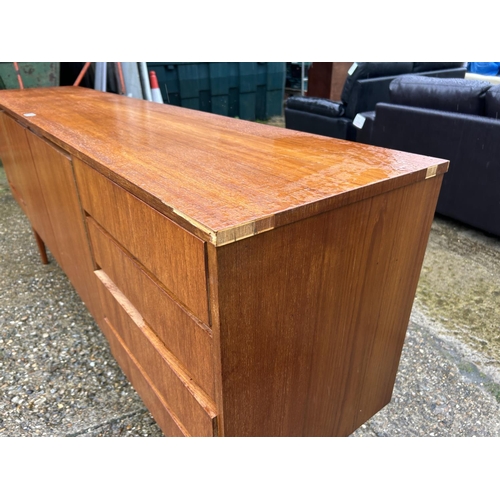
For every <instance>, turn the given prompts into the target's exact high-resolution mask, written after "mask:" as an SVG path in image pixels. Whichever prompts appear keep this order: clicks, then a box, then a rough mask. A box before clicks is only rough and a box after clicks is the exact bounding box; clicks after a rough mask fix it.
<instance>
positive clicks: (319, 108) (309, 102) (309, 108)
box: [286, 96, 344, 118]
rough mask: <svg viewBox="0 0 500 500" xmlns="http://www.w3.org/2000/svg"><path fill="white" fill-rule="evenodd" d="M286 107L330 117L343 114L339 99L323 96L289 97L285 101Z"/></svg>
mask: <svg viewBox="0 0 500 500" xmlns="http://www.w3.org/2000/svg"><path fill="white" fill-rule="evenodd" d="M286 107H287V108H288V109H295V110H297V111H304V112H306V113H313V114H317V115H322V116H329V117H331V118H339V117H341V116H343V115H344V105H343V104H342V103H341V102H340V101H331V100H330V99H325V98H324V97H307V96H293V97H289V98H288V99H287V101H286Z"/></svg>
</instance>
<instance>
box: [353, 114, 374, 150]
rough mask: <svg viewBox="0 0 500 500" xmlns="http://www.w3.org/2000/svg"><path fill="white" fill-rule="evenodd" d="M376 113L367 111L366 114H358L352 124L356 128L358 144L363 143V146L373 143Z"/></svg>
mask: <svg viewBox="0 0 500 500" xmlns="http://www.w3.org/2000/svg"><path fill="white" fill-rule="evenodd" d="M375 115H376V112H375V111H365V112H364V113H358V114H357V115H356V116H355V117H354V120H353V121H352V124H353V126H354V127H356V128H357V129H358V130H357V133H356V142H362V143H363V144H371V143H372V131H373V126H374V123H375Z"/></svg>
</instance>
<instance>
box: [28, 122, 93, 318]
mask: <svg viewBox="0 0 500 500" xmlns="http://www.w3.org/2000/svg"><path fill="white" fill-rule="evenodd" d="M26 134H27V140H28V143H29V147H30V150H31V152H32V155H33V158H34V162H35V167H36V172H37V175H38V181H39V183H40V188H41V190H42V193H43V197H44V200H45V205H46V207H47V212H48V215H49V219H50V223H51V225H52V229H53V231H54V235H55V238H56V240H57V245H58V249H59V259H58V260H59V263H60V265H61V267H62V268H63V270H64V272H65V273H66V275H67V276H68V278H69V280H70V281H71V283H72V285H73V286H74V287H75V289H76V291H77V292H78V294H79V295H80V297H81V298H82V300H83V301H84V302H85V304H86V306H87V308H88V309H89V310H90V312H91V313H92V315H93V316H94V317H95V318H96V319H97V318H99V314H98V307H99V299H98V291H97V288H96V284H95V277H94V266H93V262H92V257H91V252H90V246H89V242H88V238H87V232H86V229H85V225H84V218H83V211H82V209H81V206H80V202H79V197H78V192H77V189H76V183H75V178H74V174H73V164H72V160H71V157H70V156H69V155H68V154H67V153H66V152H65V151H63V150H62V149H60V148H59V147H58V146H56V145H54V144H52V143H49V142H48V141H46V140H45V139H43V138H41V137H38V136H36V135H35V134H33V133H32V132H30V131H27V132H26Z"/></svg>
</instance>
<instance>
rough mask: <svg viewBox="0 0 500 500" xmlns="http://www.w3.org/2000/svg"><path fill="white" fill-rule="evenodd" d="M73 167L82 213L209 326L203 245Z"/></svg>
mask: <svg viewBox="0 0 500 500" xmlns="http://www.w3.org/2000/svg"><path fill="white" fill-rule="evenodd" d="M74 167H75V175H76V179H77V184H78V189H79V192H80V197H81V201H82V205H83V208H84V210H85V211H86V212H87V213H88V214H90V215H91V216H92V217H93V218H94V219H95V220H96V221H97V222H98V223H99V224H100V225H101V226H102V227H103V228H104V229H106V231H108V232H109V233H110V234H111V235H112V236H113V238H115V239H116V240H117V241H118V242H119V243H120V244H121V245H123V247H125V248H126V249H127V250H128V251H129V252H130V253H131V254H132V255H133V256H134V257H135V258H136V259H137V260H138V261H139V262H141V263H142V264H143V265H144V267H145V268H146V269H148V270H149V271H150V272H151V273H152V274H153V275H154V276H155V277H156V278H157V279H158V280H159V281H160V282H161V283H163V284H164V285H165V287H166V288H167V289H168V290H169V291H170V292H171V293H172V294H173V295H174V296H175V297H176V298H177V299H178V300H179V301H180V302H181V303H182V304H184V305H185V306H186V307H187V308H188V309H189V310H190V311H192V312H193V313H194V314H195V315H196V316H197V317H198V318H199V319H200V320H201V321H203V322H205V323H206V324H209V323H210V321H209V312H208V291H207V272H206V258H205V253H206V244H205V242H204V241H202V240H200V239H199V238H197V237H196V236H193V235H192V234H191V233H189V232H187V231H186V230H184V229H183V228H181V227H180V226H178V225H177V224H175V223H174V222H172V221H171V220H169V219H168V218H167V217H165V216H164V215H162V214H160V213H159V212H157V211H156V210H154V209H153V208H151V207H150V206H148V205H147V204H146V203H144V202H142V201H141V200H139V199H138V198H136V197H135V196H134V195H132V194H130V193H129V192H127V191H125V190H124V189H123V188H121V187H120V186H118V185H117V184H115V183H113V182H112V181H110V180H109V179H107V178H106V177H104V176H103V175H101V174H100V173H99V172H97V171H95V170H94V169H93V168H91V167H89V166H88V165H87V164H85V163H83V162H82V161H80V160H78V159H76V158H75V159H74Z"/></svg>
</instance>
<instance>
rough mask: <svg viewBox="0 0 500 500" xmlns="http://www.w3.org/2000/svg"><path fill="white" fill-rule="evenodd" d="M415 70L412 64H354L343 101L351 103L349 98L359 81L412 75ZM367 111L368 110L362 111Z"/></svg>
mask: <svg viewBox="0 0 500 500" xmlns="http://www.w3.org/2000/svg"><path fill="white" fill-rule="evenodd" d="M412 70H413V63H412V62H359V63H354V64H353V65H352V66H351V69H349V72H348V75H347V78H346V81H345V83H344V87H343V89H342V95H341V96H340V99H341V101H342V102H343V103H344V104H346V103H348V102H349V96H350V95H351V92H352V89H353V88H354V86H355V84H356V82H357V81H358V80H366V79H368V78H378V77H381V76H395V75H402V74H404V73H411V72H412ZM362 111H366V110H362Z"/></svg>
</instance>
